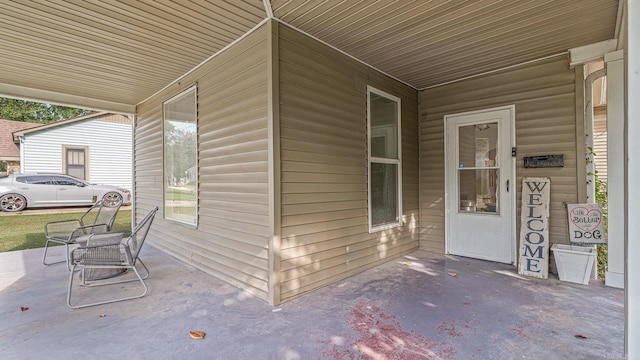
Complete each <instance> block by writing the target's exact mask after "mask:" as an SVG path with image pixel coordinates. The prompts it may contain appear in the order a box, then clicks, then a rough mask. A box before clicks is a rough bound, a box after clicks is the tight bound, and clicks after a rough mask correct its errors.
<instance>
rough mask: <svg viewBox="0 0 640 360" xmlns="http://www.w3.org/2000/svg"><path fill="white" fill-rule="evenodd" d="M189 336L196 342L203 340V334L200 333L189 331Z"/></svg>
mask: <svg viewBox="0 0 640 360" xmlns="http://www.w3.org/2000/svg"><path fill="white" fill-rule="evenodd" d="M189 336H191V337H192V338H194V339H196V340H200V339H204V332H202V331H189Z"/></svg>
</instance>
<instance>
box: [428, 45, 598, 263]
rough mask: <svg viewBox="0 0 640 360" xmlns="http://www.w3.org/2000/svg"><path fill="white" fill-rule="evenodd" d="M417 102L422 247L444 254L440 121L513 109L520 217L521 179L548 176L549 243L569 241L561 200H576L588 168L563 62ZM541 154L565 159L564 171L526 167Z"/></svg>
mask: <svg viewBox="0 0 640 360" xmlns="http://www.w3.org/2000/svg"><path fill="white" fill-rule="evenodd" d="M420 104H421V109H420V157H421V167H420V185H421V192H420V209H421V217H420V219H421V237H420V240H421V247H422V248H424V249H427V250H432V251H436V252H444V250H445V230H444V229H445V227H444V226H445V202H444V191H445V182H444V172H445V165H444V116H445V115H447V114H454V113H460V112H465V111H472V110H479V109H484V108H492V107H497V106H504V105H511V104H515V116H516V124H515V127H516V146H517V157H516V177H517V185H516V190H517V193H516V198H517V207H516V208H517V219H519V218H520V202H521V198H520V197H521V188H522V179H523V177H526V176H548V177H549V178H551V207H550V210H551V217H550V221H549V226H550V241H551V242H552V243H568V238H567V236H568V235H567V233H568V232H567V216H566V210H565V207H564V204H563V202H569V203H571V202H576V201H578V189H577V186H578V185H577V172H578V167H584V166H585V165H584V159H583V156H582V155H579V156H578V155H577V154H576V146H577V145H576V116H575V109H576V105H575V76H574V71H573V70H569V67H568V64H567V60H566V59H565V58H564V57H556V58H552V59H547V60H544V61H540V62H536V63H533V64H530V65H527V66H523V67H519V68H516V69H511V70H508V71H503V72H500V73H496V74H492V75H488V76H484V77H481V78H477V79H472V80H467V81H462V82H458V83H455V84H450V85H446V86H442V87H438V88H433V89H430V90H425V91H421V92H420ZM546 154H562V155H564V167H562V168H546V169H525V168H524V167H523V157H525V156H535V155H546ZM514 221H516V219H514ZM516 224H517V226H518V227H519V225H520V222H519V221H516ZM518 231H519V229H518Z"/></svg>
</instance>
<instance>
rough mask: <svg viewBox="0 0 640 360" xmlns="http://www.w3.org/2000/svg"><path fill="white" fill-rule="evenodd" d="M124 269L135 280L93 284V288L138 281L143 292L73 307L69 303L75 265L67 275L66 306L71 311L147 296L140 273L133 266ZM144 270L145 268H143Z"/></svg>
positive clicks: (145, 285)
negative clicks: (130, 271)
mask: <svg viewBox="0 0 640 360" xmlns="http://www.w3.org/2000/svg"><path fill="white" fill-rule="evenodd" d="M126 268H127V269H132V270H133V272H134V273H135V274H136V277H137V279H131V280H123V281H112V282H107V283H100V284H94V285H93V286H103V285H113V284H120V283H124V282H130V281H139V282H140V283H141V284H142V287H143V289H144V291H143V292H142V293H141V294H138V295H133V296H127V297H123V298H117V299H112V300H106V301H99V302H94V303H89V304H82V305H74V304H72V303H71V292H72V290H73V275H74V273H75V272H76V264H74V265H73V267H72V268H71V274H70V275H69V290H68V292H67V305H69V307H71V308H73V309H80V308H85V307H89V306H95V305H102V304H110V303H113V302H117V301H124V300H131V299H137V298H141V297H143V296H145V295H146V294H147V292H148V291H149V288H148V287H147V284H146V283H145V282H144V278H143V277H142V276H140V273H139V272H138V270H137V269H136V267H135V266H127V267H126ZM145 269H146V266H145ZM82 270H83V269H82ZM82 270H80V271H82ZM147 277H148V272H147ZM87 286H90V285H87Z"/></svg>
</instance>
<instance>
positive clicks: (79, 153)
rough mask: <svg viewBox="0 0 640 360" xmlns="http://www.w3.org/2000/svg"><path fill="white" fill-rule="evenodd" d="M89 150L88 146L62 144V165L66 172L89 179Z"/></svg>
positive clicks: (79, 177)
mask: <svg viewBox="0 0 640 360" xmlns="http://www.w3.org/2000/svg"><path fill="white" fill-rule="evenodd" d="M88 152H89V148H88V147H86V146H72V145H62V156H63V158H62V167H63V169H64V173H65V174H67V175H71V176H74V177H77V178H78V179H82V180H88V174H87V173H88V171H87V170H88V166H87V165H88V156H87V155H88Z"/></svg>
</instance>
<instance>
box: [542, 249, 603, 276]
mask: <svg viewBox="0 0 640 360" xmlns="http://www.w3.org/2000/svg"><path fill="white" fill-rule="evenodd" d="M551 251H553V257H554V258H555V260H556V267H557V268H558V277H559V278H560V280H562V281H568V282H573V283H578V284H583V285H589V279H590V278H591V271H592V270H593V263H594V261H596V255H597V251H596V249H595V248H591V247H584V246H577V245H563V244H554V245H553V246H552V247H551Z"/></svg>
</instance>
